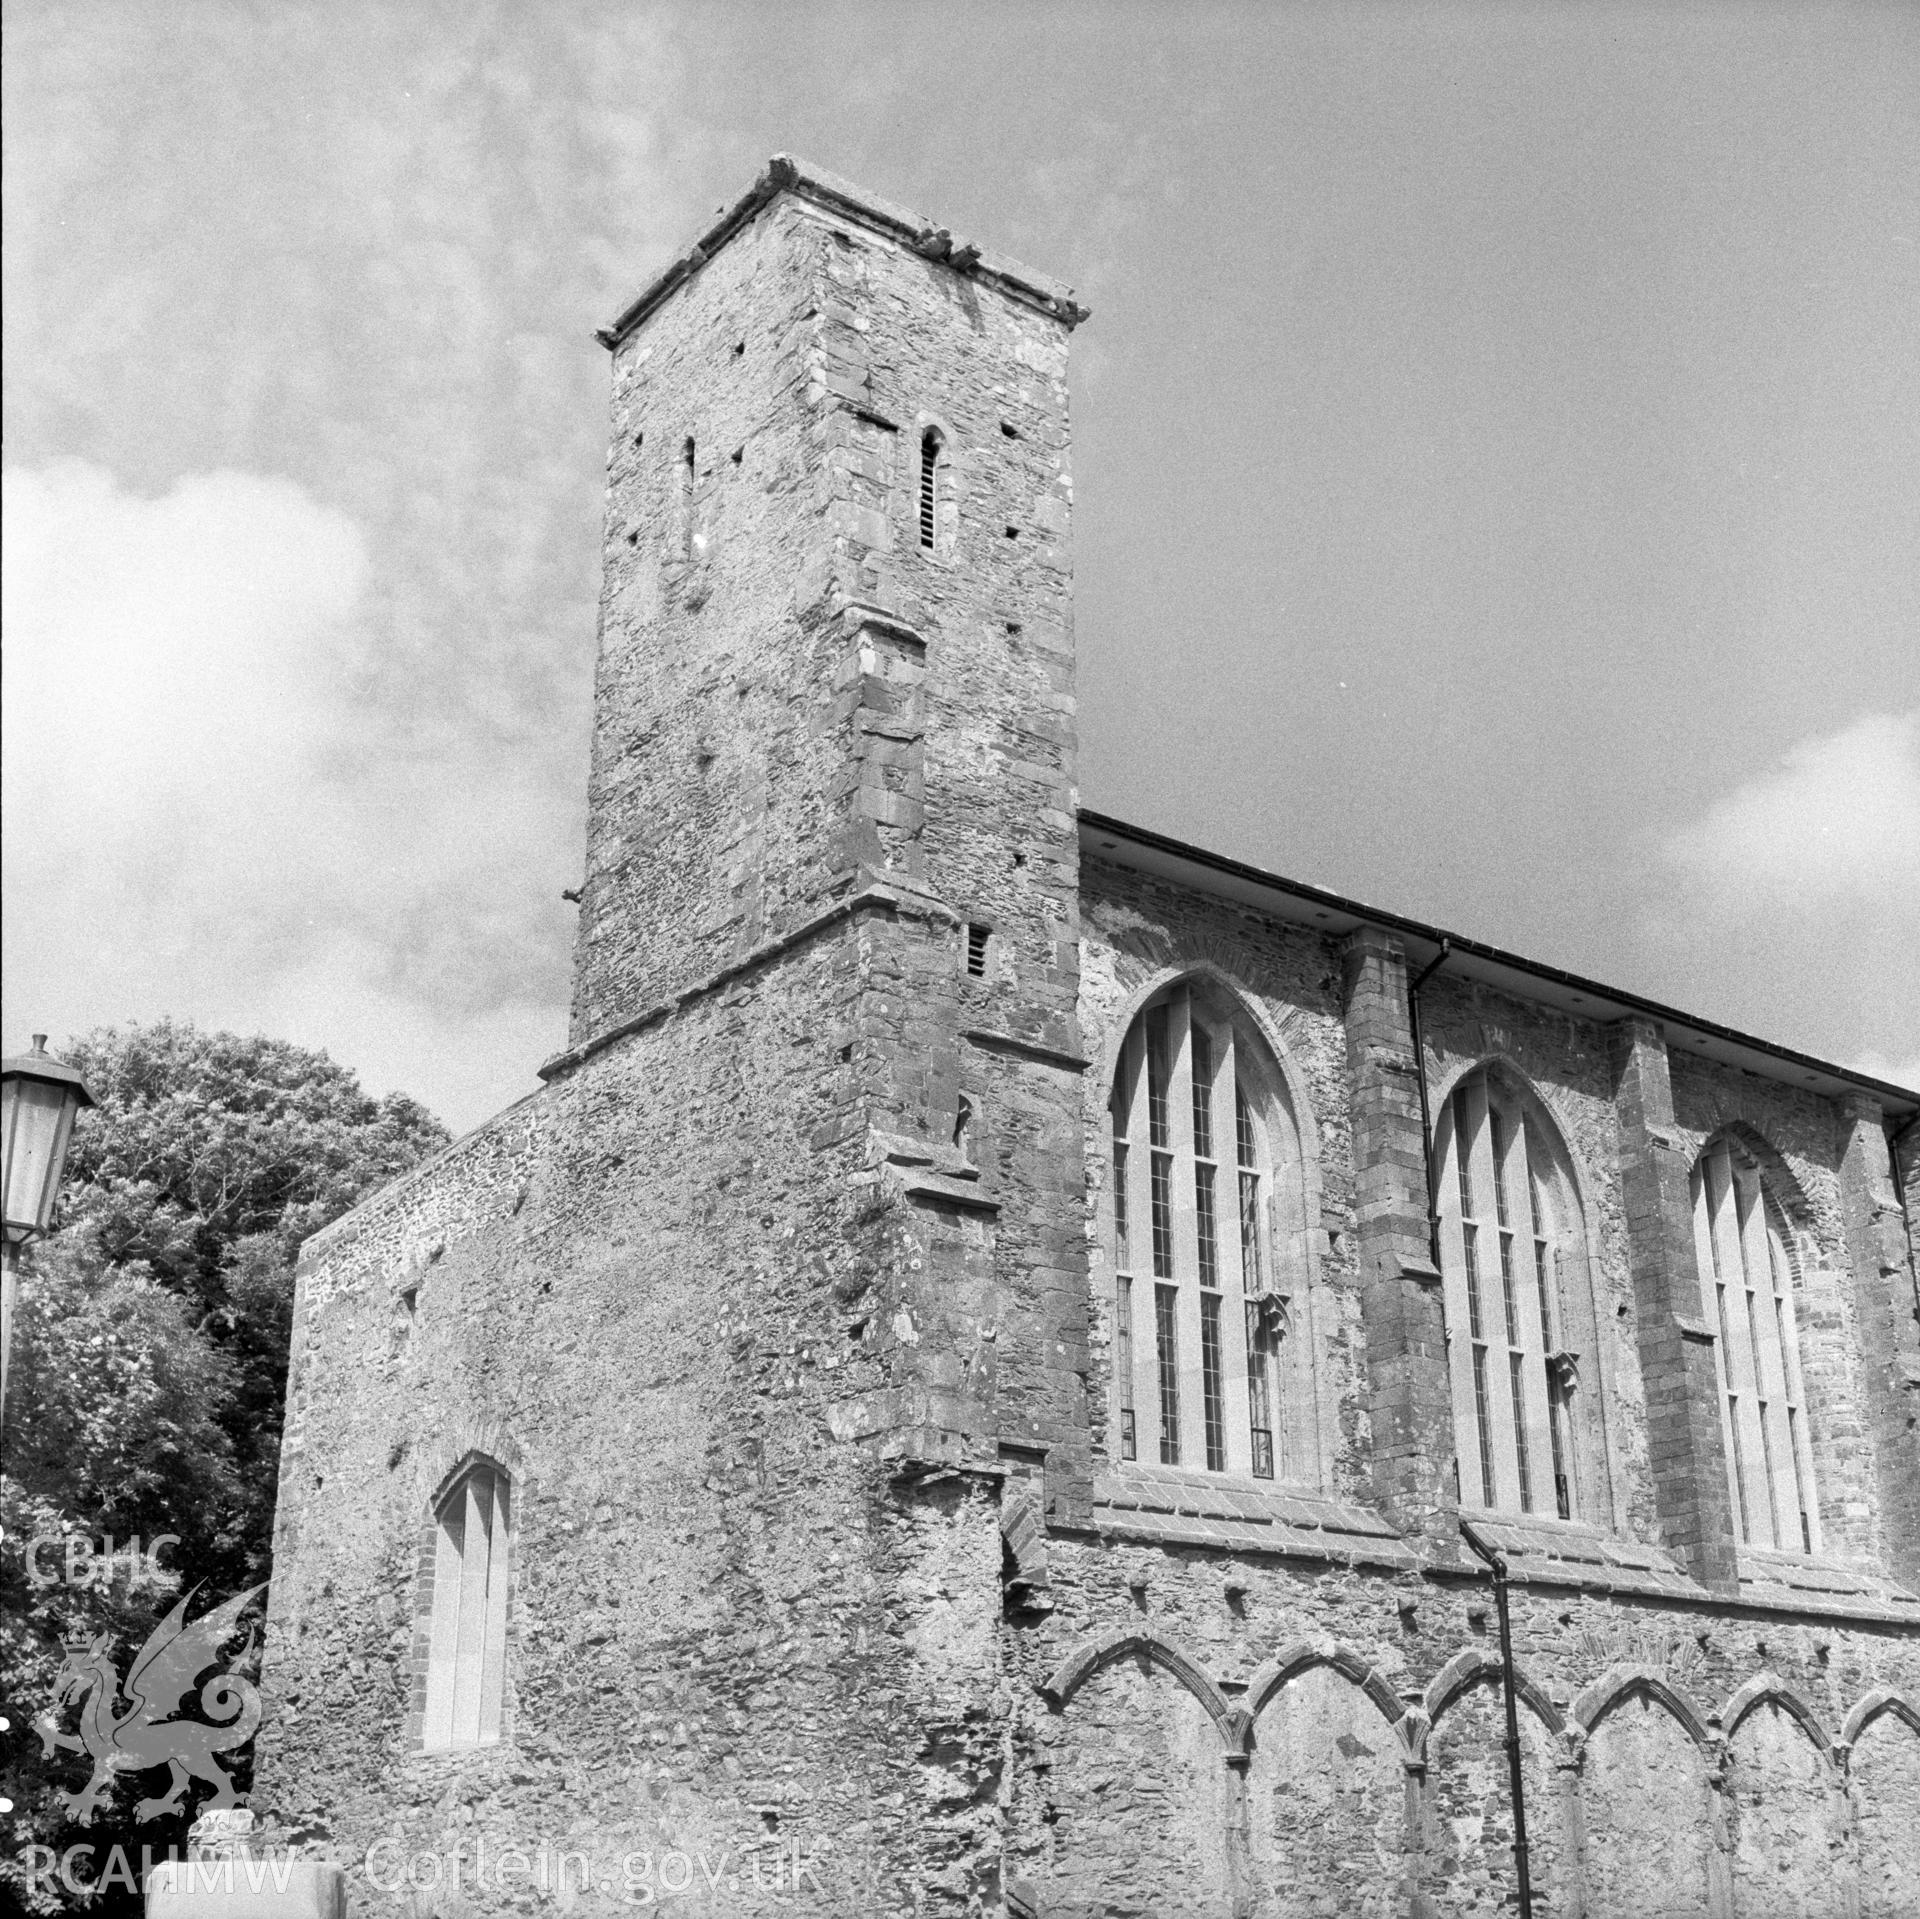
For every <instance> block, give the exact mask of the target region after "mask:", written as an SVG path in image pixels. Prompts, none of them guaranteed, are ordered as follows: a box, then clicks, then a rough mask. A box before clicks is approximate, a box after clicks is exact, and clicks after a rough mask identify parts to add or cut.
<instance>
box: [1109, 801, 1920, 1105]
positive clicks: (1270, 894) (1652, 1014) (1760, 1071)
mask: <svg viewBox="0 0 1920 1919" xmlns="http://www.w3.org/2000/svg"><path fill="white" fill-rule="evenodd" d="M1080 831H1081V834H1082V836H1083V838H1084V839H1086V840H1087V841H1089V842H1091V844H1092V847H1093V850H1094V851H1095V852H1096V853H1103V854H1106V855H1107V856H1108V857H1109V858H1112V859H1114V860H1115V862H1116V863H1117V864H1119V865H1122V866H1130V867H1132V868H1134V869H1135V870H1136V871H1140V872H1145V873H1148V874H1151V875H1153V876H1155V877H1158V878H1162V879H1168V880H1172V881H1175V882H1176V883H1182V882H1184V883H1186V884H1189V885H1204V886H1206V887H1207V889H1208V890H1209V891H1212V892H1216V893H1218V892H1225V893H1227V894H1228V895H1229V896H1231V897H1238V898H1241V899H1244V900H1246V901H1247V902H1248V903H1249V904H1251V903H1255V902H1256V901H1258V902H1260V903H1263V904H1264V905H1265V906H1266V907H1267V908H1268V910H1270V911H1277V912H1278V915H1279V917H1281V918H1284V919H1290V920H1295V921H1298V922H1299V923H1301V924H1303V925H1306V926H1308V927H1311V928H1312V929H1314V930H1315V931H1318V932H1321V933H1325V934H1330V935H1340V934H1344V933H1350V932H1353V931H1355V930H1357V929H1358V928H1359V927H1360V926H1363V925H1365V926H1377V927H1380V928H1382V929H1384V930H1385V931H1387V932H1390V933H1397V934H1399V935H1401V936H1402V937H1403V938H1409V939H1412V940H1414V941H1417V942H1419V943H1420V944H1421V945H1422V946H1425V947H1430V948H1432V949H1433V951H1434V952H1436V953H1437V952H1438V951H1439V949H1440V947H1441V944H1442V942H1444V943H1445V944H1446V945H1447V947H1449V948H1450V949H1451V953H1452V955H1453V957H1454V959H1455V961H1456V964H1455V965H1453V966H1451V967H1450V968H1449V969H1448V970H1449V971H1453V972H1458V973H1462V974H1465V975H1466V976H1467V977H1469V978H1477V979H1479V980H1481V981H1483V982H1484V983H1485V984H1487V985H1489V986H1493V987H1496V988H1499V987H1503V986H1504V987H1506V988H1507V989H1509V990H1512V989H1514V988H1516V987H1523V988H1524V990H1525V991H1526V992H1527V993H1528V994H1529V995H1530V996H1531V997H1533V998H1535V999H1539V1000H1544V1001H1546V1002H1547V1003H1548V1004H1551V1005H1553V1006H1555V1007H1557V1008H1559V1009H1560V1010H1561V1011H1563V1012H1566V1013H1567V1014H1569V1015H1570V1016H1571V1017H1573V1018H1575V1019H1588V1020H1595V1021H1610V1020H1617V1019H1622V1018H1626V1017H1628V1016H1629V1015H1634V1014H1637V1015H1639V1016H1640V1017H1642V1018H1645V1019H1652V1020H1657V1021H1658V1022H1659V1023H1660V1025H1661V1026H1662V1027H1663V1028H1664V1029H1665V1030H1666V1033H1667V1036H1668V1040H1669V1042H1670V1043H1675V1044H1677V1045H1678V1046H1679V1047H1680V1049H1681V1050H1682V1051H1685V1052H1689V1053H1693V1054H1696V1055H1699V1056H1701V1057H1704V1058H1707V1059H1713V1060H1718V1061H1720V1062H1722V1063H1723V1064H1726V1065H1731V1066H1737V1067H1740V1068H1742V1069H1743V1070H1744V1071H1746V1072H1749V1073H1754V1074H1757V1075H1758V1076H1759V1077H1760V1078H1762V1079H1771V1080H1777V1081H1780V1082H1782V1083H1783V1084H1786V1085H1790V1086H1798V1087H1800V1088H1802V1089H1803V1090H1804V1089H1805V1088H1807V1087H1809V1086H1811V1087H1812V1088H1813V1090H1814V1091H1815V1092H1817V1093H1820V1094H1823V1095H1825V1096H1826V1097H1829V1098H1832V1097H1835V1096H1837V1095H1838V1094H1840V1093H1842V1092H1861V1093H1867V1094H1869V1095H1871V1096H1872V1097H1873V1098H1874V1099H1877V1100H1878V1101H1879V1102H1880V1107H1881V1111H1882V1113H1883V1115H1884V1116H1885V1118H1887V1119H1888V1120H1894V1121H1898V1120H1910V1119H1911V1118H1912V1117H1913V1116H1914V1115H1915V1114H1916V1113H1920V1094H1916V1093H1913V1092H1910V1091H1908V1090H1907V1089H1906V1088H1905V1087H1901V1086H1895V1085H1893V1084H1891V1083H1890V1082H1888V1081H1886V1080H1881V1079H1875V1078H1874V1077H1872V1075H1870V1074H1867V1073H1861V1072H1856V1071H1855V1070H1854V1069H1853V1068H1852V1067H1849V1066H1836V1065H1834V1064H1832V1063H1831V1062H1830V1061H1828V1060H1822V1059H1815V1058H1813V1057H1812V1056H1811V1055H1810V1054H1806V1053H1799V1052H1795V1051H1794V1050H1793V1049H1792V1048H1791V1047H1786V1046H1778V1045H1776V1044H1774V1042H1773V1041H1771V1040H1764V1039H1756V1038H1755V1037H1754V1036H1753V1035H1752V1034H1750V1033H1741V1032H1737V1031H1735V1029H1734V1028H1732V1027H1730V1026H1720V1025H1717V1024H1716V1023H1715V1022H1713V1021H1712V1020H1704V1019H1700V1018H1697V1017H1696V1016H1695V1015H1694V1014H1692V1013H1683V1012H1681V1011H1680V1010H1679V1009H1678V1008H1676V1007H1672V1006H1663V1005H1662V1004H1661V1003H1660V1002H1659V1001H1657V1000H1650V999H1646V998H1644V997H1642V996H1641V995H1640V994H1638V993H1630V992H1626V991H1624V990H1622V989H1621V988H1619V987H1615V986H1603V985H1601V984H1600V983H1599V982H1598V981H1597V980H1590V979H1586V978H1583V977H1582V976H1581V975H1580V974H1578V973H1569V972H1567V971H1565V970H1564V969H1563V968H1561V967H1558V966H1549V965H1546V964H1545V963H1544V962H1542V961H1539V960H1530V959H1527V958H1525V957H1523V956H1522V955H1520V954H1518V953H1509V952H1506V951H1504V950H1503V949H1502V948H1500V947H1498V946H1490V945H1488V944H1487V943H1486V942H1485V941H1484V940H1476V939H1470V938H1468V937H1467V936H1466V935H1465V934H1462V933H1449V932H1447V931H1446V930H1445V929H1444V928H1442V927H1438V926H1429V925H1427V924H1425V923H1424V922H1423V921H1420V920H1415V919H1409V918H1407V917H1406V916H1405V915H1404V914H1400V913H1389V912H1384V911H1382V910H1380V909H1379V908H1377V907H1372V906H1365V905H1362V904H1361V903H1360V902H1359V901H1357V900H1350V899H1344V898H1342V897H1341V896H1340V895H1339V894H1337V893H1330V892H1328V891H1327V890H1326V889H1325V888H1324V887H1319V886H1313V885H1310V884H1309V883H1308V882H1306V881H1305V880H1292V879H1286V878H1283V877H1282V876H1281V875H1279V874H1277V873H1269V872H1267V871H1266V870H1265V869H1264V868H1261V867H1257V866H1251V865H1249V864H1247V863H1246V862H1245V861H1243V860H1236V859H1232V858H1230V857H1228V856H1227V855H1226V854H1224V853H1214V852H1209V851H1208V850H1207V849H1206V848H1205V847H1200V846H1192V845H1189V844H1188V843H1187V842H1186V841H1184V840H1177V839H1174V838H1172V837H1171V836H1170V835H1168V834H1165V833H1157V832H1155V831H1154V830H1153V829H1152V828H1151V827H1145V826H1135V825H1133V824H1131V823H1130V822H1129V821H1126V820H1120V819H1115V818H1113V817H1112V816H1111V815H1110V814H1106V813H1095V812H1091V811H1088V810H1086V809H1084V808H1083V809H1082V810H1081V813H1080ZM1123 842H1124V851H1123V850H1122V843H1123ZM1421 957H1422V958H1423V959H1424V958H1427V957H1430V955H1428V954H1422V955H1421Z"/></svg>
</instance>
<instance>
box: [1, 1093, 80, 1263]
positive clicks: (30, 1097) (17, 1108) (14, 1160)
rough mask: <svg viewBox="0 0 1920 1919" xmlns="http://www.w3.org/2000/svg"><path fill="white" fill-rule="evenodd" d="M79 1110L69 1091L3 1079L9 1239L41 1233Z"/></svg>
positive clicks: (49, 1220) (48, 1220) (47, 1221)
mask: <svg viewBox="0 0 1920 1919" xmlns="http://www.w3.org/2000/svg"><path fill="white" fill-rule="evenodd" d="M79 1110H80V1101H79V1099H78V1097H77V1096H76V1094H75V1091H74V1088H73V1087H71V1086H65V1085H62V1084H61V1083H60V1082H59V1081H57V1080H46V1079H36V1078H34V1077H33V1076H32V1075H31V1074H26V1073H9V1074H8V1075H7V1080H6V1087H5V1095H4V1106H3V1107H0V1131H3V1132H4V1135H5V1142H6V1230H7V1237H8V1238H9V1239H13V1238H17V1237H23V1236H25V1235H26V1234H28V1233H44V1232H45V1231H46V1230H47V1227H48V1226H49V1225H50V1224H51V1223H52V1220H53V1202H54V1199H55V1197H56V1195H57V1194H58V1193H59V1191H60V1175H61V1172H62V1170H63V1169H64V1168H65V1166H66V1160H67V1142H68V1141H69V1140H70V1139H72V1137H73V1118H74V1115H75V1113H77V1112H78V1111H79Z"/></svg>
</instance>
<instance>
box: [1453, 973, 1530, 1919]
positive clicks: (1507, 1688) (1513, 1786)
mask: <svg viewBox="0 0 1920 1919" xmlns="http://www.w3.org/2000/svg"><path fill="white" fill-rule="evenodd" d="M1443 957H1444V956H1443ZM1438 963H1439V962H1438V961H1436V962H1435V964H1436V965H1437V964H1438ZM1460 1537H1461V1538H1462V1539H1464V1540H1465V1541H1466V1542H1467V1544H1468V1545H1469V1546H1470V1547H1471V1548H1472V1549H1473V1552H1474V1556H1475V1557H1476V1558H1478V1559H1481V1560H1484V1561H1485V1562H1486V1564H1487V1565H1488V1566H1489V1567H1490V1568H1491V1569H1492V1572H1493V1603H1494V1608H1495V1610H1496V1611H1497V1612H1498V1613H1499V1615H1500V1682H1501V1690H1502V1691H1503V1692H1504V1693H1505V1695H1506V1704H1507V1789H1508V1791H1509V1792H1510V1793H1511V1795H1512V1798H1513V1868H1514V1872H1515V1875H1516V1876H1517V1879H1518V1883H1519V1892H1520V1919H1533V1879H1532V1876H1531V1875H1530V1873H1529V1872H1528V1869H1527V1793H1526V1787H1525V1785H1524V1784H1523V1782H1522V1780H1521V1777H1520V1709H1519V1704H1518V1701H1517V1698H1516V1694H1515V1689H1514V1683H1513V1627H1512V1625H1511V1623H1510V1622H1509V1620H1508V1618H1507V1556H1506V1554H1505V1553H1502V1552H1496V1551H1495V1550H1494V1549H1493V1548H1492V1547H1491V1546H1489V1545H1488V1544H1487V1543H1486V1541H1485V1540H1483V1539H1482V1538H1481V1537H1480V1535H1479V1533H1478V1532H1476V1531H1475V1529H1474V1524H1473V1521H1472V1520H1470V1519H1468V1518H1467V1517H1466V1516H1465V1514H1462V1515H1461V1518H1460Z"/></svg>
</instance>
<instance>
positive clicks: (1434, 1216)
mask: <svg viewBox="0 0 1920 1919" xmlns="http://www.w3.org/2000/svg"><path fill="white" fill-rule="evenodd" d="M1452 953H1453V941H1452V940H1450V939H1447V938H1445V937H1444V936H1443V937H1442V939H1441V941H1440V950H1439V952H1437V953H1436V954H1434V956H1433V958H1432V959H1430V960H1429V961H1428V962H1427V964H1426V965H1425V967H1424V968H1423V969H1422V970H1421V972H1420V974H1419V975H1418V977H1417V978H1416V979H1415V980H1414V981H1413V983H1412V985H1410V986H1409V987H1408V988H1407V1026H1408V1029H1409V1033H1410V1037H1411V1038H1412V1040H1413V1071H1414V1077H1415V1079H1416V1080H1417V1081H1418V1082H1419V1086H1420V1144H1421V1147H1422V1149H1423V1150H1424V1151H1425V1153H1426V1156H1427V1161H1426V1165H1427V1258H1428V1260H1429V1261H1430V1262H1431V1263H1432V1266H1433V1270H1434V1271H1435V1272H1436V1273H1437V1272H1438V1271H1439V1270H1440V1202H1439V1200H1438V1199H1437V1198H1436V1197H1435V1196H1434V1190H1433V1109H1432V1106H1431V1104H1430V1103H1429V1100H1428V1096H1427V1049H1426V1048H1425V1047H1424V1046H1423V1045H1422V1044H1421V1043H1420V989H1421V987H1423V986H1424V985H1426V983H1427V981H1428V980H1430V979H1431V978H1432V977H1433V976H1434V974H1436V973H1437V972H1439V970H1440V969H1441V967H1443V966H1444V965H1446V963H1447V961H1448V959H1449V958H1450V957H1451V956H1452Z"/></svg>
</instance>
